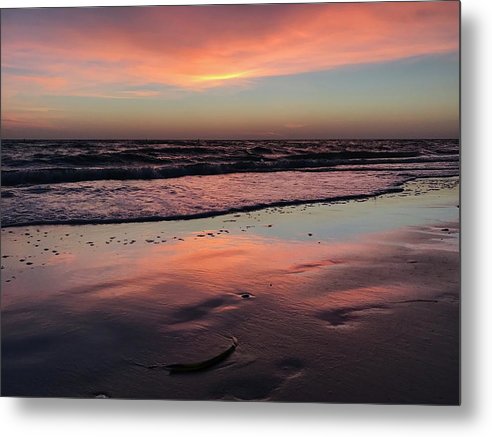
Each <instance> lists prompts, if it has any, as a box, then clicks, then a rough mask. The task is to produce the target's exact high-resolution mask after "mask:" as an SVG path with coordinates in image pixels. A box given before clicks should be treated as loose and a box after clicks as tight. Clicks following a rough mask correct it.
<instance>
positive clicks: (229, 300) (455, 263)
mask: <svg viewBox="0 0 492 437" xmlns="http://www.w3.org/2000/svg"><path fill="white" fill-rule="evenodd" d="M459 8H460V5H459V3H458V2H455V1H436V2H366V3H320V4H275V5H221V6H213V5H211V6H156V7H150V6H149V7H101V8H41V9H3V10H2V11H1V32H2V34H1V37H2V38H1V49H2V57H1V92H2V100H1V113H2V121H1V123H2V125H1V127H2V131H1V132H2V144H1V146H2V149H1V157H2V164H1V166H2V167H1V169H2V175H1V177H2V190H1V207H2V230H1V243H2V246H1V255H2V259H1V264H2V266H1V287H2V288H1V291H2V296H1V298H2V301H1V303H2V314H1V315H2V363H1V364H2V395H3V396H34V397H84V398H86V397H89V398H91V397H92V398H134V399H183V400H185V399H188V400H191V399H195V400H196V399H198V400H231V401H232V400H233V401H289V402H343V403H402V404H417V403H419V404H458V403H459V399H460V398H459V376H460V374H459V308H460V307H459V302H460V288H459V266H460V264H459V148H460V142H459V132H460V125H459V80H460V77H459V13H460V12H459Z"/></svg>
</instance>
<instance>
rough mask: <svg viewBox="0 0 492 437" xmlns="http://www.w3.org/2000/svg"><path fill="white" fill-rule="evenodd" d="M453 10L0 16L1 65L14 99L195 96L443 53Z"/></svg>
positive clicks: (373, 7) (416, 6)
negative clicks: (166, 92)
mask: <svg viewBox="0 0 492 437" xmlns="http://www.w3.org/2000/svg"><path fill="white" fill-rule="evenodd" d="M457 11H458V4H457V2H410V3H372V4H371V3H368V4H311V5H283V6H278V5H270V6H252V5H247V6H244V5H243V6H208V7H160V8H159V7H157V8H156V7H140V8H108V9H105V8H103V9H101V8H96V9H38V10H36V9H32V10H27V9H26V10H12V11H10V10H5V11H3V13H2V65H3V66H4V67H5V66H8V67H9V68H8V69H6V68H5V70H4V76H5V84H6V85H5V86H8V87H9V88H10V89H11V90H14V91H18V92H23V93H26V92H30V93H33V94H40V93H52V94H76V95H78V94H81V93H83V92H84V90H86V91H85V92H87V94H91V91H90V89H91V88H92V94H95V92H94V89H97V90H98V93H99V94H101V95H113V96H115V97H118V96H119V97H124V96H125V95H127V96H130V95H131V96H133V97H141V98H147V97H153V96H156V95H157V94H158V93H157V92H151V91H148V92H147V91H145V90H141V91H138V90H134V91H123V92H120V93H108V92H107V88H108V87H114V86H115V84H123V83H124V84H126V85H135V86H139V85H141V86H145V84H147V83H157V84H162V85H166V86H173V87H177V88H183V89H187V90H192V91H193V90H195V91H199V90H203V89H208V88H211V87H219V86H225V85H230V84H236V83H244V81H248V80H250V79H255V78H261V77H268V76H281V75H292V74H298V73H305V72H310V71H319V70H326V69H333V68H337V67H341V66H346V65H354V64H364V63H375V62H386V61H392V60H397V59H402V58H407V57H412V56H421V55H431V54H438V53H446V52H450V51H455V50H457V48H458V13H457ZM238 17H240V20H238V19H237V18H238ZM23 70H29V71H31V72H32V73H31V74H29V75H25V74H22V73H18V72H21V71H23ZM16 71H17V73H16ZM26 84H27V89H26ZM88 88H89V89H88Z"/></svg>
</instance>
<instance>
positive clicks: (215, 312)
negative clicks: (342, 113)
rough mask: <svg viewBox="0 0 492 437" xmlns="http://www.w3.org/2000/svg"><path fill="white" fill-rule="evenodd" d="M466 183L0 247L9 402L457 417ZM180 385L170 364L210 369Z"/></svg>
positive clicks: (51, 232)
mask: <svg viewBox="0 0 492 437" xmlns="http://www.w3.org/2000/svg"><path fill="white" fill-rule="evenodd" d="M458 215H459V208H458V187H457V180H456V179H445V180H432V179H428V180H421V181H417V182H413V183H409V184H407V185H406V189H405V191H404V192H403V193H399V194H388V195H384V196H379V197H377V198H374V199H368V200H364V201H350V202H339V203H335V204H323V203H317V204H312V205H301V206H290V207H282V208H269V209H264V210H261V211H256V212H250V213H241V214H231V215H224V216H218V217H214V218H207V219H196V220H189V221H175V222H156V223H133V224H128V223H127V224H118V225H115V224H113V225H83V226H65V225H58V226H30V227H22V228H6V229H3V230H2V270H1V272H2V394H3V395H4V396H57V397H59V396H67V397H112V398H113V397H118V398H150V399H154V398H159V399H200V400H205V399H211V400H262V401H293V402H301V401H302V402H349V403H366V402H378V403H425V404H457V403H458V402H459V246H458V237H459V233H458V231H459V228H458V226H459V225H458ZM231 337H235V338H237V342H238V346H237V348H235V350H233V351H232V352H231V353H230V354H228V355H227V356H225V357H224V359H221V360H219V361H218V362H214V363H213V365H211V366H209V367H207V368H206V369H203V370H202V371H196V372H195V371H193V372H186V373H179V374H174V373H169V372H168V371H167V370H166V369H165V368H164V367H163V366H164V365H166V364H170V363H196V362H203V361H205V360H208V359H210V358H212V357H215V356H219V355H220V354H221V353H223V352H224V351H225V350H227V348H228V347H230V344H231Z"/></svg>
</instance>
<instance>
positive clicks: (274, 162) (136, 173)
mask: <svg viewBox="0 0 492 437" xmlns="http://www.w3.org/2000/svg"><path fill="white" fill-rule="evenodd" d="M457 162H458V157H457V156H456V155H452V156H445V157H443V156H440V157H433V156H414V155H412V154H408V153H403V152H400V153H398V152H392V153H384V154H383V153H380V152H372V153H371V152H366V153H347V152H344V153H342V152H338V153H332V154H302V155H292V156H289V157H288V158H281V159H271V160H256V159H253V160H242V161H236V162H215V163H211V162H208V163H190V164H184V163H178V164H176V165H164V166H157V165H154V166H110V167H76V168H60V167H49V168H29V169H15V170H3V171H2V184H3V185H4V186H15V185H32V184H57V183H68V182H83V181H101V180H138V179H144V180H148V179H168V178H178V177H182V176H206V175H218V174H229V173H241V172H278V171H289V170H290V171H292V170H313V169H314V170H321V171H330V169H332V168H336V167H338V166H347V165H352V166H354V165H357V166H363V165H381V164H387V165H391V166H393V165H409V164H414V163H422V164H432V163H438V164H439V163H443V164H444V165H446V164H447V163H457ZM389 168H390V167H388V169H389Z"/></svg>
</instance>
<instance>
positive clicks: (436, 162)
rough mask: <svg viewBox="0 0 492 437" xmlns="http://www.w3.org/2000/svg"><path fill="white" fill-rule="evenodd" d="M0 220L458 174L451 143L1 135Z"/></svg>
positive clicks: (379, 185) (320, 197) (141, 215)
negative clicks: (23, 137) (14, 137)
mask: <svg viewBox="0 0 492 437" xmlns="http://www.w3.org/2000/svg"><path fill="white" fill-rule="evenodd" d="M1 154H2V164H1V170H2V177H1V179H2V190H1V206H2V226H3V227H9V226H19V225H32V224H61V223H63V224H80V223H95V224H97V223H118V222H132V221H152V220H170V219H178V218H179V219H185V218H194V217H206V216H214V215H220V214H224V213H230V212H236V211H237V212H239V211H248V210H254V209H259V208H262V207H266V206H279V205H290V204H299V203H307V202H316V201H324V202H329V201H335V200H337V201H339V200H344V199H354V198H365V197H370V196H374V195H378V194H383V193H388V192H393V191H399V190H401V186H402V184H403V183H404V182H406V181H409V180H412V179H416V178H421V177H449V176H457V175H459V141H458V140H353V141H349V140H318V141H314V140H302V141H301V140H292V141H287V140H283V141H280V140H278V141H272V140H256V141H235V140H233V141H225V140H224V141H222V140H221V141H212V140H206V141H203V140H196V141H184V140H159V141H158V140H126V141H121V140H114V141H108V140H90V141H89V140H77V141H74V140H64V141H61V140H49V141H48V140H35V141H34V140H3V141H2V143H1Z"/></svg>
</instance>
